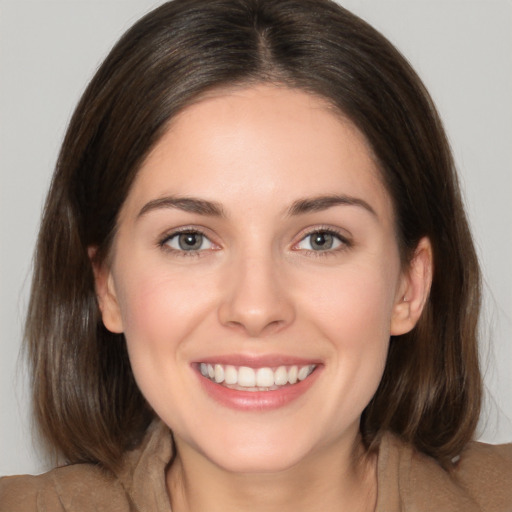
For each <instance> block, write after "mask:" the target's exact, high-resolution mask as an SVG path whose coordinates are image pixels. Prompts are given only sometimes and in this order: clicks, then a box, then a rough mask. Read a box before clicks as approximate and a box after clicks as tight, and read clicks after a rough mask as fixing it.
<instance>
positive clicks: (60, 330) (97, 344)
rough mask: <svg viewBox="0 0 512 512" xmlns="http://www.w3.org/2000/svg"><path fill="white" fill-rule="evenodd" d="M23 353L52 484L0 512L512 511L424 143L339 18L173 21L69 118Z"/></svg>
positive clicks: (145, 32) (364, 46)
mask: <svg viewBox="0 0 512 512" xmlns="http://www.w3.org/2000/svg"><path fill="white" fill-rule="evenodd" d="M32 290H33V291H32V298H31V304H30V310H29V315H28V321H27V342H28V348H29V353H30V356H31V362H32V365H33V371H34V373H33V374H34V390H33V392H34V403H35V409H36V417H37V419H38V422H39V424H40V427H41V431H42V432H43V434H44V435H45V436H46V439H47V440H48V442H49V444H50V445H51V446H53V447H54V448H55V449H56V450H57V451H58V452H59V453H60V454H61V455H62V456H63V457H64V458H65V459H66V461H67V462H68V463H69V464H68V465H67V466H66V467H63V468H59V469H56V470H54V471H52V472H50V473H48V474H46V475H42V476H39V477H15V478H6V479H2V480H1V481H0V510H2V511H3V510H6V511H7V510H9V511H12V510H85V511H87V510H97V509H101V508H103V509H106V510H170V509H172V510H173V511H175V512H176V511H178V512H180V511H195V510H211V511H214V510H217V509H219V510H220V509H221V510H231V509H236V510H240V509H243V508H250V509H251V510H277V509H279V510H294V511H300V510H318V509H322V510H326V511H330V510H343V509H348V510H377V511H389V510H408V509H410V510H418V509H419V510H469V511H471V510H475V511H476V510H509V509H510V506H511V504H512V495H511V494H510V489H509V485H507V483H508V481H510V478H511V476H512V448H511V447H510V446H503V447H499V448H498V447H495V448H494V447H489V446H485V445H481V444H476V443H473V442H472V441H471V440H472V438H473V435H474V431H475V427H476V423H477V420H478V415H479V409H480V400H481V381H480V374H479V369H478V357H477V346H476V326H477V318H478V309H479V270H478V264H477V260H476V257H475V253H474V248H473V244H472V240H471V236H470V233H469V230H468V227H467V221H466V218H465V214H464V211H463V208H462V205H461V201H460V194H459V191H458V186H457V179H456V175H455V173H454V170H453V162H452V159H451V156H450V152H449V148H448V145H447V142H446V139H445V136H444V132H443V129H442V126H441V123H440V121H439V119H438V117H437V114H436V112H435V108H434V106H433V105H432V102H431V100H430V99H429V96H428V94H427V92H426V91H425V89H424V88H423V86H422V84H421V82H420V81H419V79H418V78H417V76H416V75H415V74H414V72H413V71H412V70H411V68H410V67H409V66H408V64H407V63H406V62H405V61H404V59H403V58H402V57H401V56H400V55H399V54H398V52H397V51H396V50H395V49H394V48H393V47H392V46H391V45H390V44H389V42H387V41H386V40H385V39H384V38H383V37H382V36H381V35H380V34H378V33H377V32H376V31H375V30H374V29H372V28H371V27H369V26H368V25H366V24H365V23H364V22H362V21H361V20H359V19H358V18H356V17H354V16H353V15H351V14H350V13H348V12H347V11H345V10H343V9H342V8H340V7H339V6H337V5H336V4H334V3H331V2H328V1H322V0H321V1H313V0H282V1H275V0H274V1H258V0H224V1H220V0H213V1H211V0H210V1H206V0H178V1H174V2H169V3H167V4H165V5H163V6H161V7H159V8H158V9H156V10H155V11H153V12H152V13H150V14H148V15H147V16H146V17H145V18H143V19H142V20H141V21H139V22H138V23H137V24H136V25H135V26H134V27H133V28H132V29H131V30H130V31H129V32H128V33H127V34H126V35H125V36H124V37H123V38H122V39H121V40H120V42H119V43H118V44H117V45H116V47H115V48H114V49H113V50H112V52H111V54H110V55H109V56H108V57H107V59H106V60H105V62H104V63H103V65H102V66H101V68H100V69H99V70H98V72H97V74H96V76H95V77H94V78H93V80H92V82H91V84H90V85H89V87H88V89H87V90H86V92H85V93H84V96H83V97H82V100H81V101H80V103H79V105H78V107H77V110H76V112H75V114H74V116H73V119H72V121H71V124H70V127H69V129H68V133H67V135H66V138H65V141H64V143H63V147H62V151H61V154H60V157H59V161H58V164H57V169H56V172H55V176H54V180H53V183H52V186H51V190H50V193H49V196H48V200H47V204H46V209H45V214H44V218H43V224H42V227H41V232H40V238H39V243H38V249H37V259H36V267H35V273H34V281H33V289H32Z"/></svg>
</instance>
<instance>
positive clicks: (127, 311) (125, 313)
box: [117, 266, 212, 372]
mask: <svg viewBox="0 0 512 512" xmlns="http://www.w3.org/2000/svg"><path fill="white" fill-rule="evenodd" d="M127 276H128V277H127ZM123 277H124V278H123V279H122V280H120V282H121V286H120V287H119V288H118V289H117V292H118V301H119V305H120V309H121V315H122V320H123V326H124V334H125V337H126V341H127V346H128V351H129V354H130V360H131V362H132V367H133V368H134V371H135V372H136V371H137V369H138V368H153V370H154V369H155V368H161V367H162V366H164V365H167V366H169V365H174V363H175V361H176V359H178V358H179V356H180V354H181V352H182V351H183V349H184V346H185V345H186V340H187V338H188V337H189V335H190V333H191V332H192V331H193V330H194V329H195V328H196V327H197V325H199V324H201V323H202V322H203V321H204V318H205V317H206V316H207V315H208V314H209V312H210V311H211V302H212V301H211V297H209V296H208V293H207V290H208V288H207V287H205V284H204V281H203V280H202V279H195V278H194V277H193V276H189V277H187V278H186V279H185V278H184V273H183V272H181V273H180V272H174V273H170V272H168V271H166V269H165V268H156V267H155V266H152V267H151V268H140V267H139V268H138V269H136V270H134V269H133V267H132V268H131V271H130V273H124V274H123ZM153 370H148V372H151V371H153ZM143 371H145V370H143Z"/></svg>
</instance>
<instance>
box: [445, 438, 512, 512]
mask: <svg viewBox="0 0 512 512" xmlns="http://www.w3.org/2000/svg"><path fill="white" fill-rule="evenodd" d="M453 473H454V478H455V479H456V480H457V481H458V482H459V483H460V485H461V486H462V487H464V488H465V489H466V490H467V492H468V494H469V495H471V497H472V498H473V499H474V500H475V501H476V502H477V503H478V504H479V505H480V508H481V509H482V510H484V511H487V510H489V511H492V512H494V511H495V510H496V511H508V512H510V511H511V510H512V444H502V445H490V444H485V443H477V442H473V443H470V444H469V445H468V447H467V449H466V450H464V452H463V453H462V454H461V457H460V460H459V461H458V462H457V463H456V465H455V468H454V471H453Z"/></svg>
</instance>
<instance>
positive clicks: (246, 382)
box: [238, 366, 256, 388]
mask: <svg viewBox="0 0 512 512" xmlns="http://www.w3.org/2000/svg"><path fill="white" fill-rule="evenodd" d="M238 385H239V386H242V387H244V388H253V387H254V386H255V385H256V372H255V371H254V370H253V369H252V368H248V367H247V366H241V367H240V369H239V370H238Z"/></svg>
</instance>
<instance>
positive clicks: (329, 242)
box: [296, 230, 348, 252]
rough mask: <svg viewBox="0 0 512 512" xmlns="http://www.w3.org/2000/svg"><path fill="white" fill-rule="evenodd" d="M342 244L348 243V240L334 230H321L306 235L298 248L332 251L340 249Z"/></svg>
mask: <svg viewBox="0 0 512 512" xmlns="http://www.w3.org/2000/svg"><path fill="white" fill-rule="evenodd" d="M342 245H348V242H347V241H346V240H345V239H344V238H343V237H341V236H340V235H338V234H337V233H333V232H332V231H326V230H320V231H314V232H313V233H309V234H308V235H306V236H305V237H304V238H303V239H302V240H301V241H300V242H299V243H298V244H297V245H296V247H297V249H302V250H306V251H317V252H320V251H331V250H334V249H338V248H339V247H341V246H342Z"/></svg>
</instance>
